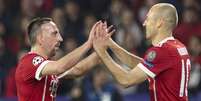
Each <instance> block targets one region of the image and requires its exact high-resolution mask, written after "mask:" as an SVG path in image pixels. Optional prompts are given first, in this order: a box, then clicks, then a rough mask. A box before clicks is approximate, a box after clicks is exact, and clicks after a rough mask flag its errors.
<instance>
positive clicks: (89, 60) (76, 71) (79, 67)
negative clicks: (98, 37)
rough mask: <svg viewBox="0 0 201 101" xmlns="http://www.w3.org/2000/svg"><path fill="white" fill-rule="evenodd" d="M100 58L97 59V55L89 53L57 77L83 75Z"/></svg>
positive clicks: (97, 62)
mask: <svg viewBox="0 0 201 101" xmlns="http://www.w3.org/2000/svg"><path fill="white" fill-rule="evenodd" d="M100 62H101V60H100V59H99V57H98V55H97V54H96V53H95V52H93V53H92V54H91V55H89V56H88V57H86V58H85V59H83V60H82V61H80V62H79V63H77V64H76V65H75V66H73V67H72V68H71V69H69V70H67V71H66V72H64V73H62V74H61V75H59V76H58V78H63V77H64V78H75V77H79V76H82V75H84V74H85V73H87V72H88V71H89V70H91V69H92V68H93V67H94V66H95V65H97V64H99V63H100Z"/></svg>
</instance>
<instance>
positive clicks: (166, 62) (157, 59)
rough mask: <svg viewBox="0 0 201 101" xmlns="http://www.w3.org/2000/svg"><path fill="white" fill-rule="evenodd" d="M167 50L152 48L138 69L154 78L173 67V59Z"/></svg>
mask: <svg viewBox="0 0 201 101" xmlns="http://www.w3.org/2000/svg"><path fill="white" fill-rule="evenodd" d="M169 57H170V56H169V54H168V52H167V51H166V50H164V49H161V48H160V47H153V48H150V49H149V50H148V51H147V52H146V54H145V56H144V58H143V61H142V62H141V63H139V64H138V67H139V68H140V69H142V70H143V71H144V72H145V73H146V74H147V75H148V76H150V77H151V78H154V77H155V76H157V75H158V74H160V73H161V72H163V71H165V70H167V69H169V68H170V67H171V58H169Z"/></svg>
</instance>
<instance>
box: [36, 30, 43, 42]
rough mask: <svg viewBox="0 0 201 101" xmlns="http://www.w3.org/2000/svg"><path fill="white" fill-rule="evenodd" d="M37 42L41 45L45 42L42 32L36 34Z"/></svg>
mask: <svg viewBox="0 0 201 101" xmlns="http://www.w3.org/2000/svg"><path fill="white" fill-rule="evenodd" d="M36 42H38V43H39V45H41V44H42V43H43V35H42V33H38V35H37V36H36Z"/></svg>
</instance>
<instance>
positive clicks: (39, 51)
mask: <svg viewBox="0 0 201 101" xmlns="http://www.w3.org/2000/svg"><path fill="white" fill-rule="evenodd" d="M31 52H33V53H36V54H38V55H40V56H43V57H44V58H48V55H47V54H46V53H45V51H44V50H43V49H42V48H41V47H40V46H37V45H35V46H33V47H31Z"/></svg>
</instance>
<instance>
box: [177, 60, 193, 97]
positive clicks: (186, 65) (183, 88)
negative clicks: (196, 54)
mask: <svg viewBox="0 0 201 101" xmlns="http://www.w3.org/2000/svg"><path fill="white" fill-rule="evenodd" d="M181 64H182V68H181V69H182V71H181V82H180V92H179V96H180V97H183V96H184V93H185V95H186V96H187V94H188V91H187V86H188V78H189V69H190V65H191V62H190V59H187V60H186V61H185V60H184V59H182V60H181Z"/></svg>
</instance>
